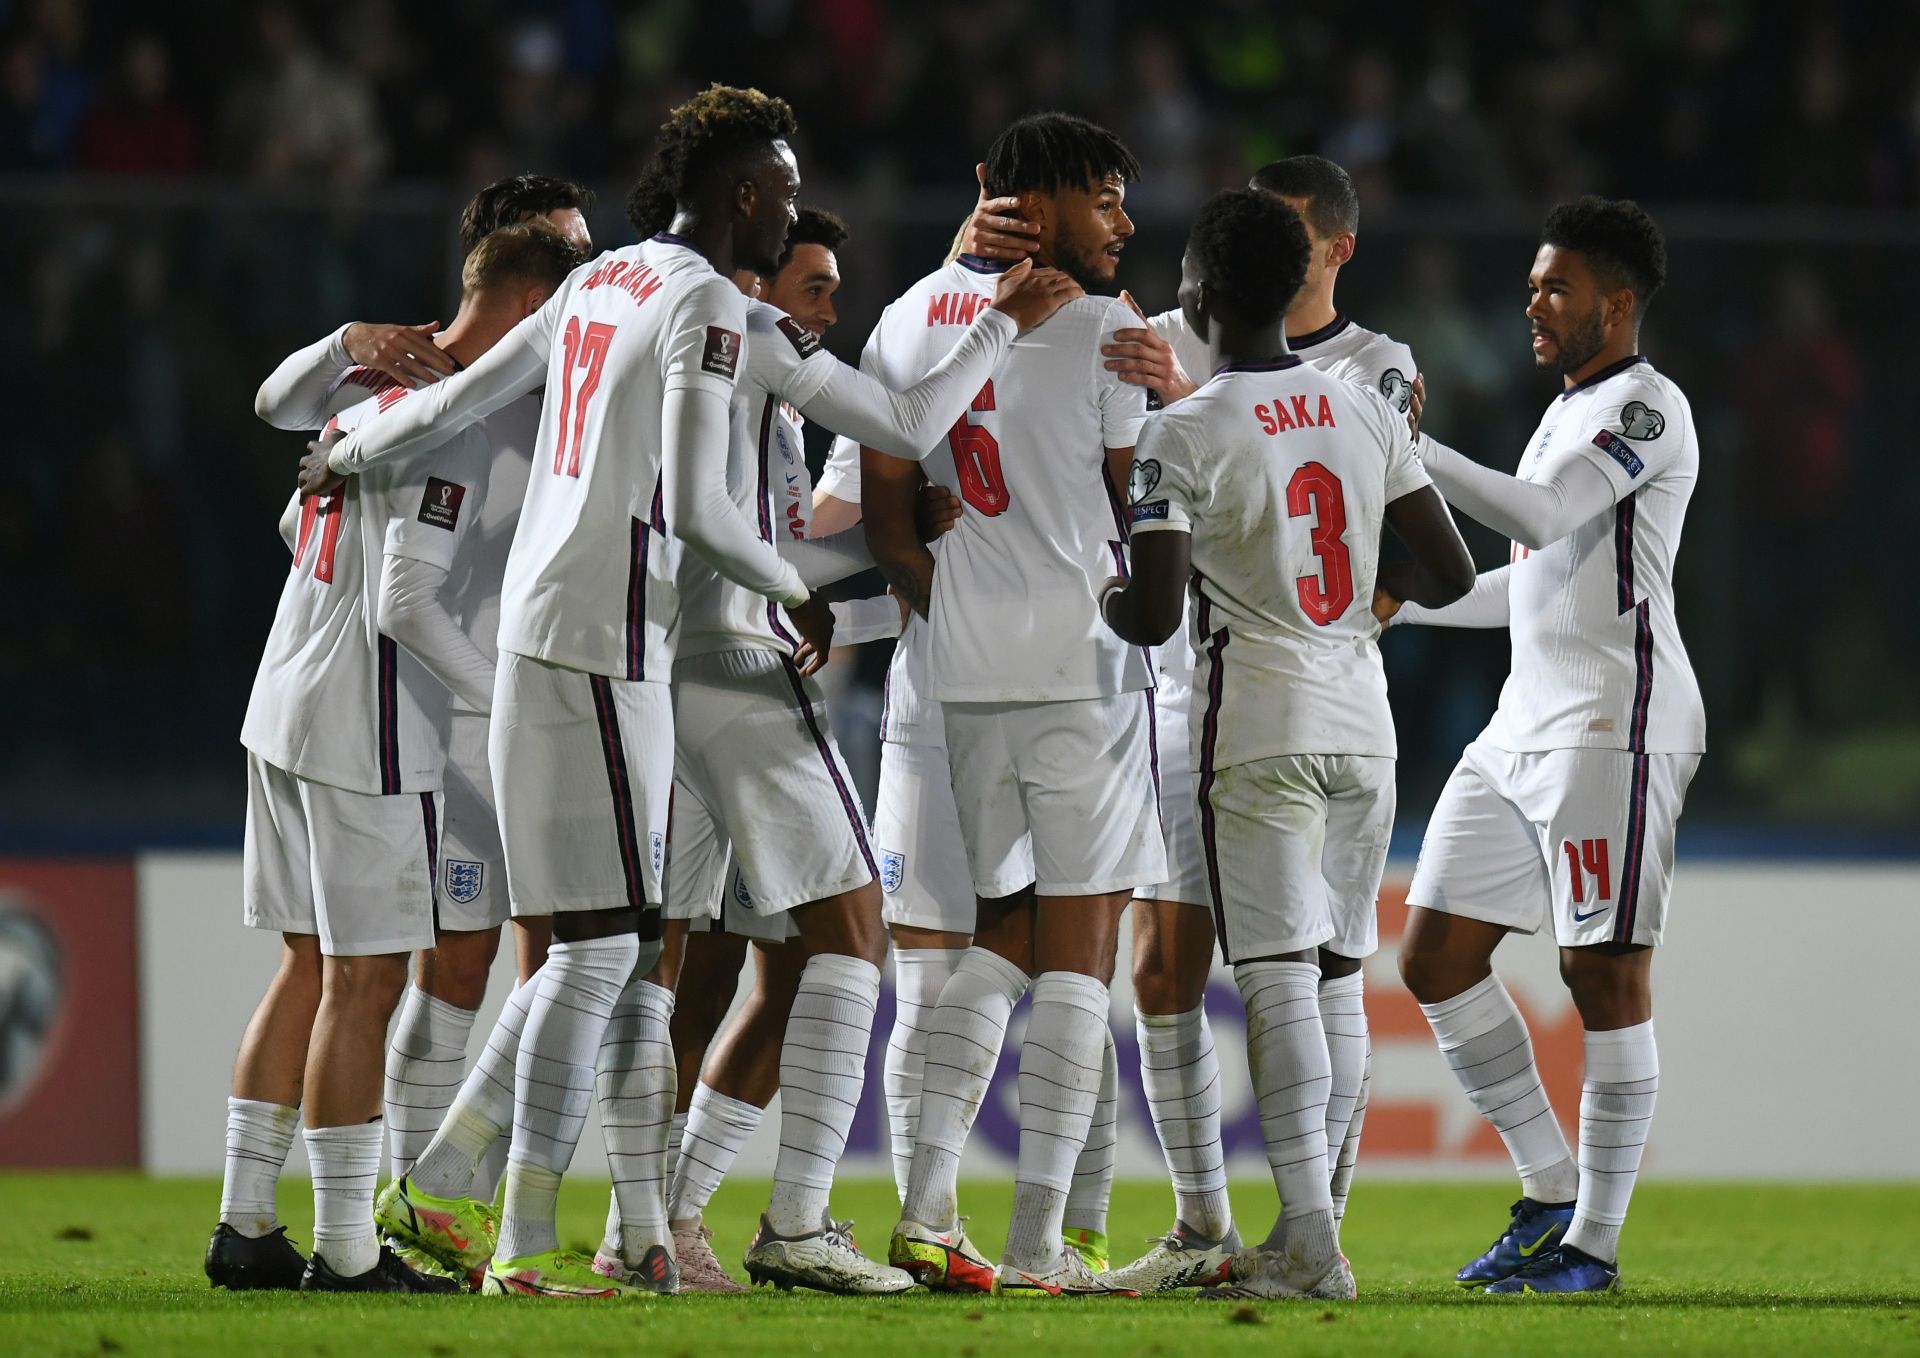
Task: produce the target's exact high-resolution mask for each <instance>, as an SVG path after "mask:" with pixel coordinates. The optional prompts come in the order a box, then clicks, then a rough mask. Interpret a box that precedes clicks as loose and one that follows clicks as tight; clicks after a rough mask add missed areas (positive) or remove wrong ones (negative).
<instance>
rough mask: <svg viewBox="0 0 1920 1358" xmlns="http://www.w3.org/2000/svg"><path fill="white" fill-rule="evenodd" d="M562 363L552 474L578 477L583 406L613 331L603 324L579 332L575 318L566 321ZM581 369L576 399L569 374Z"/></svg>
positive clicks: (590, 324) (596, 387)
mask: <svg viewBox="0 0 1920 1358" xmlns="http://www.w3.org/2000/svg"><path fill="white" fill-rule="evenodd" d="M560 343H561V345H562V348H563V353H564V361H563V362H562V365H561V367H562V371H563V372H564V373H565V377H564V379H563V380H562V381H561V383H560V424H559V427H558V428H557V429H556V430H555V431H554V433H555V438H554V440H553V474H554V475H555V476H563V475H564V476H578V475H580V441H581V437H582V435H583V434H585V432H586V428H587V402H588V401H591V400H592V399H593V393H594V392H596V391H598V390H599V389H600V370H601V369H602V368H604V367H606V366H607V346H608V345H610V344H612V343H613V327H612V326H610V325H608V324H607V323H606V322H604V321H590V322H588V324H587V328H586V331H585V332H584V333H583V332H582V331H581V329H580V318H579V317H578V316H569V317H567V329H566V333H565V334H563V335H562V336H561V337H560ZM575 368H585V369H586V370H587V375H586V376H585V377H582V378H581V379H580V392H579V395H577V396H576V395H575V394H574V390H573V370H574V369H575Z"/></svg>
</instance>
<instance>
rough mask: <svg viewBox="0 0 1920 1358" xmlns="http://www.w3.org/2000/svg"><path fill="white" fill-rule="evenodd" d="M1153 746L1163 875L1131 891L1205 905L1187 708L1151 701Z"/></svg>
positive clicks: (1150, 897) (1208, 898)
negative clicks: (1156, 755)
mask: <svg viewBox="0 0 1920 1358" xmlns="http://www.w3.org/2000/svg"><path fill="white" fill-rule="evenodd" d="M1153 717H1154V747H1155V749H1156V750H1158V751H1159V755H1160V826H1161V830H1162V832H1163V835H1162V837H1163V838H1164V839H1165V840H1166V845H1167V879H1166V880H1165V881H1164V882H1156V883H1155V884H1153V885H1152V886H1143V887H1141V888H1140V889H1139V890H1138V891H1136V892H1134V893H1133V895H1134V899H1135V900H1142V901H1176V902H1179V903H1180V904H1182V905H1197V906H1199V907H1200V908H1201V909H1203V910H1204V909H1206V908H1207V907H1209V906H1211V905H1212V904H1213V896H1212V894H1211V893H1210V892H1209V891H1208V890H1207V859H1206V855H1205V854H1204V853H1202V852H1201V849H1200V822H1199V821H1198V820H1197V819H1195V817H1194V801H1193V761H1192V759H1191V757H1190V756H1189V753H1188V751H1189V749H1190V743H1189V741H1188V738H1187V708H1186V705H1185V704H1184V703H1181V704H1178V705H1175V704H1171V703H1166V702H1161V701H1159V700H1158V699H1156V700H1155V704H1154V711H1153Z"/></svg>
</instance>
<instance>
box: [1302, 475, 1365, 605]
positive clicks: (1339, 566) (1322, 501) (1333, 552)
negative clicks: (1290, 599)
mask: <svg viewBox="0 0 1920 1358" xmlns="http://www.w3.org/2000/svg"><path fill="white" fill-rule="evenodd" d="M1287 514H1288V515H1289V516H1290V517H1292V518H1296V519H1298V518H1302V517H1304V516H1305V515H1308V514H1312V515H1314V516H1315V520H1314V527H1313V536H1312V539H1311V540H1312V543H1313V554H1314V555H1315V556H1317V557H1319V558H1320V573H1319V574H1318V575H1303V576H1301V577H1300V578H1299V579H1298V580H1295V581H1294V588H1295V589H1297V590H1298V591H1299V593H1300V607H1301V608H1303V609H1305V610H1306V614H1307V616H1308V617H1309V618H1312V619H1313V621H1314V623H1315V625H1317V626H1320V627H1325V626H1326V625H1327V624H1328V623H1330V622H1332V621H1333V620H1334V619H1335V618H1337V617H1339V616H1340V615H1341V614H1342V613H1345V612H1346V611H1347V609H1348V608H1349V607H1351V606H1352V604H1353V559H1352V558H1351V557H1350V556H1348V555H1347V544H1346V542H1345V541H1344V540H1342V537H1341V535H1342V534H1343V533H1345V532H1346V531H1347V497H1346V490H1345V489H1344V488H1343V487H1342V486H1341V484H1340V478H1339V477H1337V476H1335V475H1334V474H1333V473H1332V472H1330V471H1328V470H1327V469H1326V468H1325V467H1323V466H1322V465H1320V464H1319V463H1318V462H1309V463H1307V464H1306V466H1304V467H1302V468H1301V469H1300V470H1299V471H1297V472H1295V473H1294V474H1293V479H1292V480H1291V481H1288V482H1287Z"/></svg>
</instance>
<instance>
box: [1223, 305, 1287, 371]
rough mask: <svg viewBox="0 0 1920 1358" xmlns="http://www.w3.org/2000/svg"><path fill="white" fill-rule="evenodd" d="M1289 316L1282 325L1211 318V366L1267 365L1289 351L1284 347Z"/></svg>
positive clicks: (1284, 355)
mask: <svg viewBox="0 0 1920 1358" xmlns="http://www.w3.org/2000/svg"><path fill="white" fill-rule="evenodd" d="M1291 324H1292V319H1291V318H1290V317H1289V318H1287V319H1286V321H1285V322H1284V323H1282V324H1276V325H1262V326H1246V325H1241V324H1239V323H1237V322H1235V321H1230V320H1227V319H1225V318H1224V317H1215V318H1214V321H1213V327H1212V328H1213V335H1212V340H1213V343H1212V345H1211V347H1212V350H1213V367H1214V371H1216V372H1217V371H1219V370H1220V369H1221V368H1222V367H1225V366H1227V365H1229V364H1231V365H1234V366H1239V365H1242V364H1268V363H1272V362H1274V361H1275V360H1277V359H1282V358H1285V357H1286V356H1287V355H1288V354H1289V353H1290V352H1292V351H1291V350H1290V349H1289V348H1288V346H1287V328H1288V326H1289V325H1291Z"/></svg>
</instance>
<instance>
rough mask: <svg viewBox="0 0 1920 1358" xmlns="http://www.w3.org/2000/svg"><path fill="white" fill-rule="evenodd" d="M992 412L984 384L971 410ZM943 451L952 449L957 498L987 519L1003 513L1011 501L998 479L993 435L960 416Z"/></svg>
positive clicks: (990, 396) (996, 443) (990, 390)
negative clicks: (958, 481)
mask: <svg viewBox="0 0 1920 1358" xmlns="http://www.w3.org/2000/svg"><path fill="white" fill-rule="evenodd" d="M993 408H994V405H993V383H992V382H988V383H987V385H986V386H984V387H982V388H980V394H979V395H978V396H976V397H974V398H973V409H975V410H992V409H993ZM947 447H949V448H951V449H953V465H954V467H955V468H956V469H957V470H958V472H959V475H960V498H961V499H963V500H965V501H966V502H967V503H968V504H970V505H972V506H973V507H974V508H975V509H977V510H979V511H980V512H981V513H982V514H985V515H986V516H987V517H988V518H992V517H994V516H995V515H997V514H1004V513H1006V512H1007V506H1008V505H1010V504H1012V503H1013V497H1012V496H1011V495H1009V494H1008V493H1007V483H1006V481H1005V480H1004V479H1002V477H1001V475H1000V440H998V439H996V438H995V437H994V436H993V431H992V430H990V429H983V428H981V427H980V426H979V425H977V424H972V423H969V422H968V420H967V417H966V416H965V415H962V416H961V417H960V418H959V420H958V421H957V422H956V423H955V424H954V426H953V428H952V429H950V430H948V431H947Z"/></svg>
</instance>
